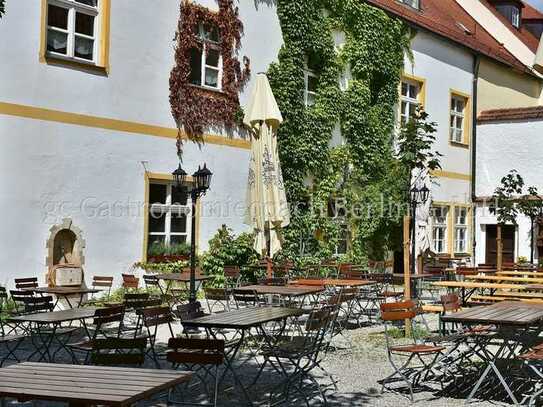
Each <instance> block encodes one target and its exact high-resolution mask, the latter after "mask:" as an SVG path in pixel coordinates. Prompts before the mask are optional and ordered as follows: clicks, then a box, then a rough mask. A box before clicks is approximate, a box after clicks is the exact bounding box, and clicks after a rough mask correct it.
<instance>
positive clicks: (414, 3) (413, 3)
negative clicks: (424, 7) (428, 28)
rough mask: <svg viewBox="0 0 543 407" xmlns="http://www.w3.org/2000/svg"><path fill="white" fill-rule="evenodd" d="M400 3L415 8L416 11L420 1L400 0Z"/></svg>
mask: <svg viewBox="0 0 543 407" xmlns="http://www.w3.org/2000/svg"><path fill="white" fill-rule="evenodd" d="M400 2H401V3H403V4H407V5H408V6H409V7H413V8H416V9H417V10H418V9H419V7H420V0H400Z"/></svg>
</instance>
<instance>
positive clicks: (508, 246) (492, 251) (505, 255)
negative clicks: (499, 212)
mask: <svg viewBox="0 0 543 407" xmlns="http://www.w3.org/2000/svg"><path fill="white" fill-rule="evenodd" d="M497 235H498V227H497V225H486V259H485V263H486V264H496V262H497V257H498V250H497V247H498V245H497V242H496V237H497ZM502 243H503V252H502V262H503V263H514V262H515V226H513V225H505V226H502Z"/></svg>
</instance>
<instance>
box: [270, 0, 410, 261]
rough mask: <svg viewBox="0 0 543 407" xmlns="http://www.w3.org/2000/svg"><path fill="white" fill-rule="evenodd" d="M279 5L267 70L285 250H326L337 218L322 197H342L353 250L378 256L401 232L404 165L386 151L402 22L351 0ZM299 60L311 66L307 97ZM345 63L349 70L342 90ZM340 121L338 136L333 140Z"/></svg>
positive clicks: (292, 253) (289, 0)
mask: <svg viewBox="0 0 543 407" xmlns="http://www.w3.org/2000/svg"><path fill="white" fill-rule="evenodd" d="M277 9H278V15H279V19H280V23H281V29H282V32H283V39H284V46H283V47H282V49H281V51H280V54H279V58H278V63H276V64H273V65H272V66H271V67H270V69H269V72H268V74H269V78H270V82H271V85H272V88H273V91H274V94H275V97H276V98H277V101H278V103H279V107H280V109H281V112H282V113H283V116H284V118H285V122H284V124H283V125H282V126H281V127H280V129H279V135H278V140H279V151H280V156H281V162H282V169H283V174H284V178H285V183H286V187H287V194H288V196H287V198H288V200H289V202H290V203H291V204H292V203H294V204H296V206H295V209H294V210H293V214H292V220H291V225H290V226H289V227H288V229H287V230H286V231H285V238H286V241H287V242H286V245H285V248H284V254H285V255H286V256H288V257H291V258H293V257H297V256H300V255H302V254H303V255H314V256H317V257H329V256H330V255H331V254H332V253H333V250H334V247H335V245H336V243H337V239H338V236H339V226H338V223H337V222H334V221H333V220H332V219H331V218H330V217H328V216H326V215H327V207H328V204H329V201H330V199H331V198H342V199H343V200H344V201H343V202H344V206H345V207H346V208H347V212H346V213H347V220H346V221H347V223H348V224H349V226H350V230H351V234H352V235H351V247H350V248H351V250H350V252H351V255H352V257H353V258H355V259H358V260H363V259H365V258H368V257H369V258H372V259H379V258H383V257H384V255H385V252H386V250H387V249H393V248H396V247H397V245H398V244H399V242H400V239H401V232H400V230H401V229H400V219H401V213H398V211H397V208H398V205H401V204H402V203H403V202H404V200H405V193H406V174H405V172H404V171H402V170H401V169H400V166H399V165H398V163H397V160H396V159H395V157H394V149H393V135H394V119H395V107H396V103H397V101H398V86H399V81H400V74H401V70H402V67H403V61H404V55H405V53H406V52H408V50H409V42H410V30H409V28H408V27H407V26H406V25H405V24H404V23H403V22H401V21H400V20H397V19H394V18H391V17H389V16H388V15H387V14H385V13H384V12H382V11H381V10H378V9H376V8H374V7H371V6H369V5H367V4H365V3H364V2H362V1H359V0H304V1H299V0H278V1H277ZM338 32H342V33H344V34H345V42H344V44H343V45H342V46H335V45H336V44H335V42H334V37H333V34H334V33H338ZM306 64H308V65H310V67H311V69H312V71H313V72H314V73H316V75H317V76H318V84H317V95H316V102H315V104H314V105H313V106H309V107H306V106H305V102H304V83H305V82H304V81H305V79H304V68H305V67H306ZM348 68H350V73H351V76H352V79H351V80H350V81H349V84H348V87H347V89H346V90H342V89H340V85H339V83H340V78H341V76H342V74H343V73H344V72H346V70H347V69H348ZM338 124H339V126H340V128H341V133H342V136H343V140H344V143H342V144H340V145H339V146H335V147H333V146H332V147H331V145H330V141H331V137H332V134H333V130H334V128H335V127H336V126H337V125H338ZM330 147H331V148H330Z"/></svg>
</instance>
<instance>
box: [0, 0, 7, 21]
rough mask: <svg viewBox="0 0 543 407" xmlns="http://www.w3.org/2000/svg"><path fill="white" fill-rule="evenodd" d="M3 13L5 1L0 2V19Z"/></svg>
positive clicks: (0, 0)
mask: <svg viewBox="0 0 543 407" xmlns="http://www.w3.org/2000/svg"><path fill="white" fill-rule="evenodd" d="M5 12H6V2H5V0H0V18H2V16H3V15H4V13H5Z"/></svg>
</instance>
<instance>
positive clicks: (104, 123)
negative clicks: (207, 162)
mask: <svg viewBox="0 0 543 407" xmlns="http://www.w3.org/2000/svg"><path fill="white" fill-rule="evenodd" d="M0 114H4V115H8V116H16V117H26V118H29V119H35V120H44V121H48V122H56V123H65V124H73V125H76V126H84V127H92V128H97V129H105V130H113V131H120V132H124V133H133V134H145V135H148V136H155V137H165V138H173V139H175V138H176V137H177V132H178V130H177V129H175V128H171V127H162V126H154V125H150V124H144V123H137V122H129V121H124V120H116V119H108V118H105V117H96V116H88V115H84V114H77V113H69V112H61V111H58V110H51V109H44V108H39V107H33V106H26V105H18V104H14V103H5V102H0ZM183 137H184V138H185V139H186V138H187V137H186V135H183ZM203 139H204V142H205V143H209V144H216V145H222V146H228V147H236V148H242V149H249V148H250V147H251V143H250V142H249V141H248V140H243V139H232V138H228V137H225V136H220V135H215V134H205V135H204V137H203Z"/></svg>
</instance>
